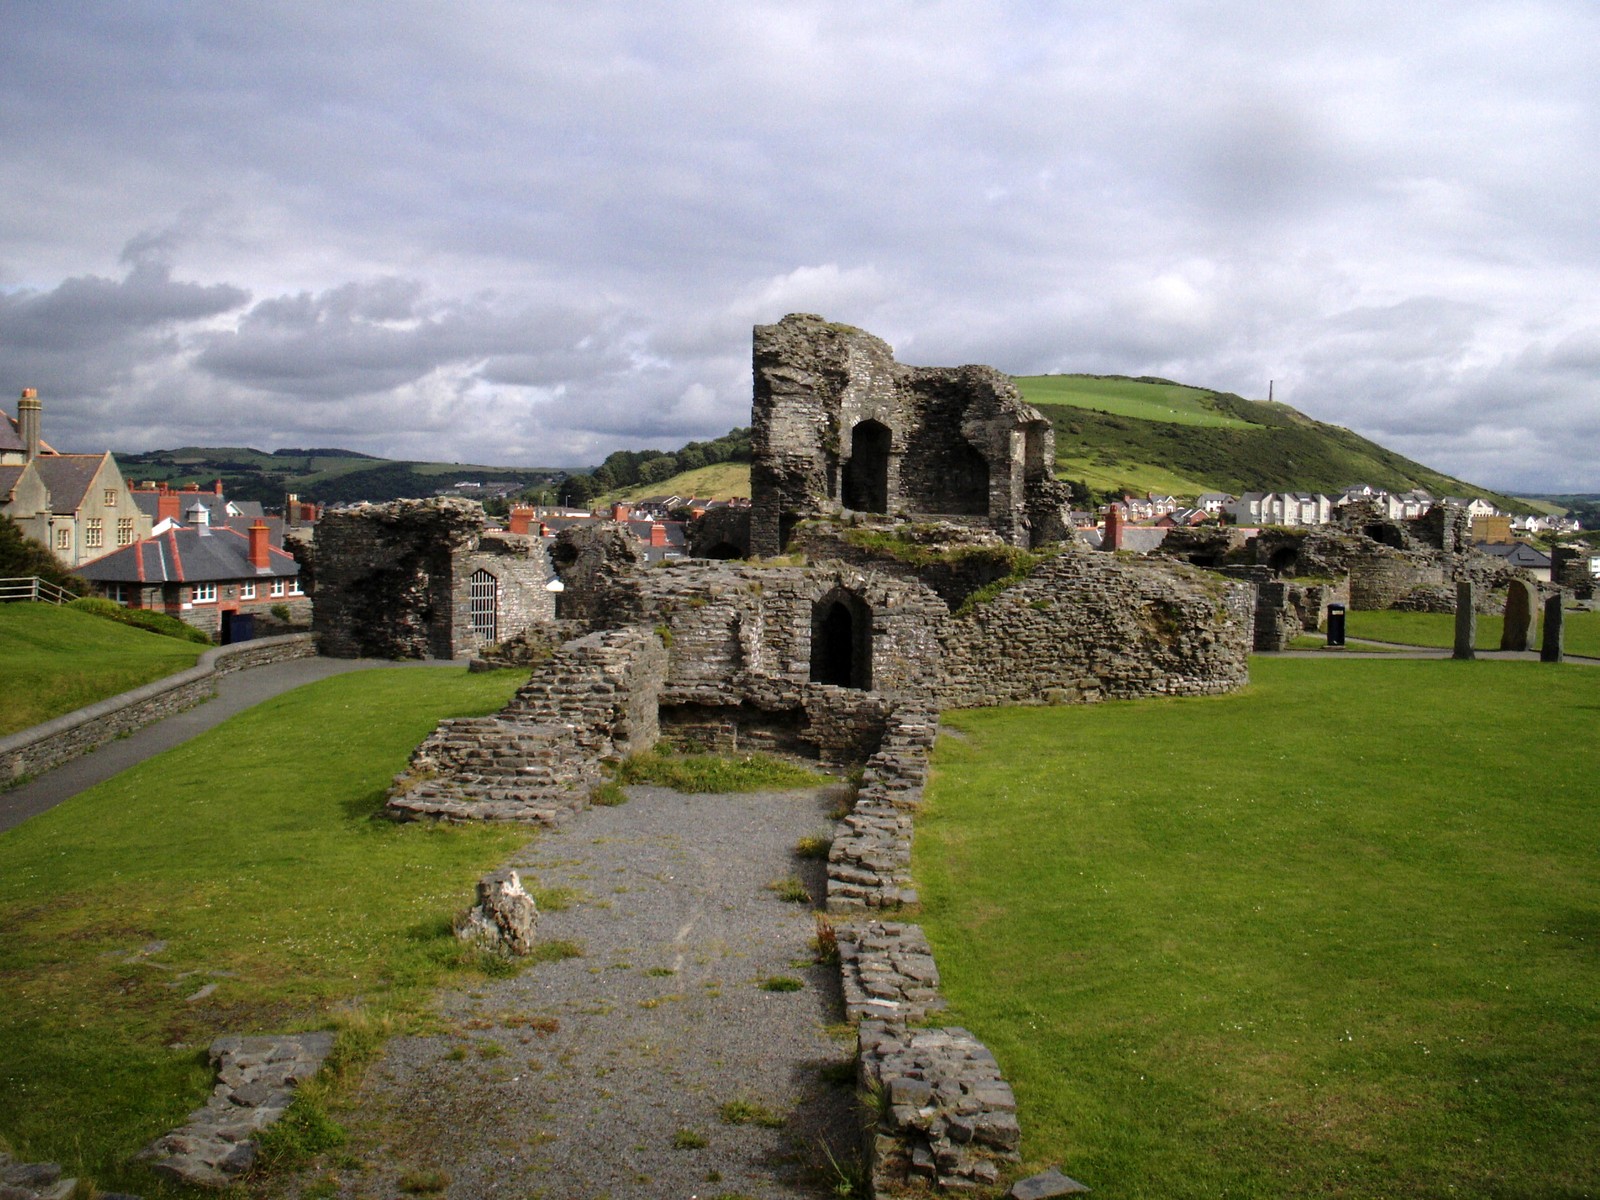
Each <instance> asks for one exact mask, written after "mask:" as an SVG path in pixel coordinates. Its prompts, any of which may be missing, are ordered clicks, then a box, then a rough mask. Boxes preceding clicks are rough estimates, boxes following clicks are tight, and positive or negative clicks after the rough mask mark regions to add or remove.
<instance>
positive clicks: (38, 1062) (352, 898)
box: [0, 643, 532, 1197]
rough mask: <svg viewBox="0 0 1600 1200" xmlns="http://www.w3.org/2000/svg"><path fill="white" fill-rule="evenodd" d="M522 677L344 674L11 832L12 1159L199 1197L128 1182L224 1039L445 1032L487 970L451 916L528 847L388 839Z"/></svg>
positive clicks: (1, 859) (0, 1069)
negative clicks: (417, 1028)
mask: <svg viewBox="0 0 1600 1200" xmlns="http://www.w3.org/2000/svg"><path fill="white" fill-rule="evenodd" d="M174 644H175V645H176V644H177V643H174ZM524 678H525V675H524V674H519V673H518V672H515V671H501V672H494V673H489V674H477V675H473V674H469V673H467V672H466V671H464V670H462V669H460V668H448V667H446V668H412V669H407V670H395V671H365V672H359V673H356V674H351V675H341V676H338V677H336V678H334V679H329V680H326V681H324V682H322V683H317V684H312V685H310V686H307V687H303V688H299V689H297V690H295V691H292V692H289V693H286V694H285V695H282V696H279V697H277V698H276V699H273V700H269V701H267V702H266V703H264V704H261V705H259V706H257V707H256V708H253V709H251V710H249V711H248V712H245V713H242V714H240V715H239V716H237V717H234V718H233V719H232V720H230V721H227V722H225V723H224V724H222V725H220V726H218V727H217V728H216V729H213V730H211V731H210V732H209V733H204V734H201V735H200V736H199V737H197V738H195V739H193V740H192V741H190V742H187V743H185V744H184V745H182V746H179V747H177V748H175V749H173V750H170V751H168V752H167V753H165V754H162V755H159V756H157V757H156V758H153V759H151V760H149V761H148V762H146V763H144V764H142V765H140V766H138V767H135V768H133V769H132V770H129V771H126V772H124V773H123V774H121V775H118V776H117V777H115V778H114V779H111V780H108V781H107V782H106V783H103V784H101V785H99V786H98V787H95V788H92V789H90V790H89V791H87V792H84V793H82V794H81V795H79V796H77V797H75V798H73V799H71V800H68V801H67V802H66V803H64V804H62V805H61V806H59V807H57V808H55V809H52V810H51V811H49V812H46V813H43V814H41V815H39V816H37V817H34V818H32V819H31V820H29V821H27V822H25V823H24V824H22V825H20V826H18V827H17V828H15V829H12V830H9V831H8V832H6V833H3V834H0V996H4V997H5V1001H4V1006H3V1007H4V1020H0V1137H3V1138H4V1139H5V1141H7V1142H8V1143H9V1144H10V1148H11V1150H12V1151H13V1152H14V1153H15V1154H16V1155H17V1156H18V1157H19V1158H21V1159H22V1160H23V1161H31V1162H36V1161H42V1160H49V1161H54V1162H59V1163H63V1164H65V1165H66V1167H67V1171H68V1174H73V1175H78V1176H80V1177H88V1178H91V1179H93V1180H94V1181H95V1182H96V1183H97V1184H98V1185H99V1186H100V1187H102V1188H111V1187H113V1186H115V1187H119V1188H122V1189H124V1190H132V1191H135V1192H137V1193H139V1194H141V1195H144V1196H147V1197H153V1196H168V1195H175V1194H183V1195H190V1194H192V1193H190V1192H187V1191H185V1192H182V1193H178V1192H174V1191H172V1190H170V1189H168V1188H167V1187H166V1186H165V1185H163V1184H161V1183H160V1182H159V1181H158V1180H157V1179H156V1177H154V1176H153V1175H151V1174H149V1173H148V1172H146V1171H144V1170H142V1169H140V1168H137V1167H129V1166H127V1165H126V1164H127V1160H128V1159H129V1158H130V1156H132V1155H133V1154H134V1153H135V1152H136V1151H137V1150H138V1149H139V1148H140V1147H141V1146H143V1145H144V1144H145V1143H147V1142H148V1141H149V1140H150V1139H152V1138H154V1137H155V1136H157V1135H158V1134H160V1133H163V1132H166V1131H167V1130H169V1129H172V1128H175V1127H176V1126H178V1125H180V1124H181V1123H182V1121H183V1118H184V1116H185V1114H187V1113H188V1112H190V1111H191V1110H192V1109H195V1108H197V1107H199V1106H200V1105H201V1104H203V1103H204V1101H205V1098H206V1095H207V1093H208V1092H209V1090H210V1088H211V1084H212V1073H211V1071H210V1069H209V1067H208V1066H207V1065H206V1048H207V1046H209V1045H210V1043H211V1041H212V1040H213V1039H214V1038H216V1037H218V1036H220V1035H222V1034H225V1033H240V1034H254V1033H273V1032H289V1031H293V1030H297V1029H316V1028H327V1027H330V1025H332V1026H335V1027H337V1028H339V1029H340V1030H341V1031H342V1032H341V1040H340V1043H339V1046H340V1047H343V1049H337V1050H336V1054H340V1055H343V1056H345V1058H346V1060H347V1061H348V1060H349V1058H350V1057H351V1056H357V1057H358V1058H359V1054H360V1053H361V1052H362V1047H363V1046H364V1047H365V1048H366V1051H367V1052H369V1053H370V1052H371V1051H372V1050H373V1049H375V1047H376V1045H377V1044H379V1042H381V1037H382V1034H383V1033H385V1032H395V1031H398V1030H401V1029H404V1028H406V1027H407V1026H408V1023H410V1022H414V1021H416V1020H417V1019H418V1018H419V1016H420V1015H421V1014H424V1013H425V1012H427V1010H428V1009H429V1007H430V1005H431V1004H432V997H433V994H434V993H433V989H434V988H435V987H436V986H437V985H438V984H439V983H440V982H441V981H442V980H443V979H444V978H446V976H447V975H449V974H450V973H451V972H455V971H459V970H462V969H464V968H468V967H471V966H472V965H473V964H474V962H475V961H476V960H474V959H472V958H471V956H470V955H469V956H466V957H463V953H464V952H463V951H462V950H461V948H460V947H461V944H460V943H459V942H457V941H456V940H455V938H453V937H452V936H451V934H450V918H451V916H452V915H453V914H454V913H455V912H456V911H458V910H460V909H463V908H465V907H466V906H467V905H468V904H470V903H471V897H472V895H473V884H474V881H475V880H476V879H477V878H478V876H479V875H480V874H481V873H482V872H483V871H485V870H487V869H489V868H490V867H492V866H494V865H495V864H497V863H499V862H500V861H502V860H503V859H504V857H505V855H506V854H507V853H508V852H509V851H510V850H511V848H512V847H514V846H517V845H520V844H521V843H523V842H525V841H526V840H527V837H528V832H527V830H526V829H522V828H507V827H504V826H487V825H465V826H448V825H435V824H431V823H428V824H410V825H397V824H394V823H391V822H388V821H376V820H373V819H372V817H373V815H374V814H375V813H376V812H377V811H378V809H379V808H380V807H381V805H382V804H383V800H384V796H385V792H386V789H387V788H388V785H389V782H390V780H391V778H392V777H393V776H394V774H395V773H396V772H397V771H399V770H400V769H402V768H403V767H404V766H405V763H406V760H407V757H408V756H409V754H410V752H411V750H412V748H413V747H414V746H416V745H417V743H418V742H420V741H421V739H422V738H423V737H424V736H425V735H426V734H427V733H428V732H429V731H430V730H432V728H433V727H434V725H435V724H436V723H437V722H438V721H439V720H440V719H441V718H443V717H448V716H468V715H478V714H483V713H489V712H493V711H495V710H496V709H498V708H499V707H501V706H502V705H503V704H504V703H505V702H506V700H508V699H509V698H510V696H511V694H512V692H513V691H514V690H515V689H516V687H517V686H518V684H519V683H521V682H522V681H523V679H524ZM530 886H532V881H530ZM208 983H209V984H215V985H216V986H215V990H214V991H213V992H212V993H210V994H200V995H198V996H197V995H196V994H197V993H201V989H202V987H203V985H206V984H208Z"/></svg>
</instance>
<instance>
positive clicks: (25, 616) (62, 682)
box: [0, 603, 206, 736]
mask: <svg viewBox="0 0 1600 1200" xmlns="http://www.w3.org/2000/svg"><path fill="white" fill-rule="evenodd" d="M205 650H206V647H205V646H202V645H200V644H198V643H196V642H180V641H178V640H177V639H175V638H169V637H163V636H162V635H161V634H158V633H148V632H146V631H145V630H143V629H134V628H131V627H129V626H127V625H119V624H117V623H116V622H115V621H108V620H106V619H105V618H104V617H97V616H94V615H92V614H90V613H84V612H76V611H74V610H72V609H70V608H58V607H57V606H56V605H53V604H28V603H18V604H0V662H3V663H4V664H5V678H6V686H5V688H4V690H3V692H0V736H4V735H5V734H8V733H15V732H17V731H18V730H19V729H27V728H28V727H29V726H32V725H37V724H39V722H41V721H48V720H50V719H51V718H52V717H59V716H61V715H63V714H65V713H69V712H72V711H73V710H75V709H79V708H82V707H83V706H84V705H86V704H93V703H94V702H95V701H96V700H104V699H105V698H106V697H108V696H115V695H117V694H118V693H119V692H125V691H127V690H129V689H130V688H136V687H138V686H139V685H140V684H144V683H149V682H150V681H151V680H154V679H160V678H161V677H162V676H164V675H171V674H173V673H174V672H177V671H182V670H186V669H187V668H189V667H192V666H194V663H195V659H197V658H199V657H200V655H201V654H202V653H203V652H204V651H205Z"/></svg>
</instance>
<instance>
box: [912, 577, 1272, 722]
mask: <svg viewBox="0 0 1600 1200" xmlns="http://www.w3.org/2000/svg"><path fill="white" fill-rule="evenodd" d="M1253 616H1254V597H1253V590H1252V589H1251V588H1250V587H1249V586H1248V585H1242V584H1238V583H1234V582H1231V581H1227V580H1224V579H1221V578H1219V577H1217V576H1213V575H1206V574H1203V573H1201V572H1199V571H1194V570H1188V569H1186V568H1182V567H1178V566H1172V567H1170V568H1158V567H1154V566H1153V565H1151V564H1145V563H1133V562H1123V561H1120V560H1118V559H1116V558H1113V557H1111V556H1108V555H1103V554H1096V553H1093V552H1090V551H1087V550H1079V549H1068V550H1065V551H1064V552H1062V553H1061V554H1059V555H1056V556H1055V557H1053V558H1050V559H1048V560H1047V561H1045V562H1044V563H1043V564H1041V565H1040V566H1039V567H1037V568H1036V569H1035V570H1034V572H1033V573H1032V574H1031V575H1030V576H1028V577H1027V578H1026V579H1024V580H1022V581H1021V582H1019V583H1016V584H1013V585H1012V586H1010V587H1008V588H1006V589H1005V590H1004V591H1002V592H1001V593H1000V594H999V595H997V596H995V597H994V598H992V599H990V600H987V601H984V602H982V603H980V604H977V605H975V606H974V607H973V608H972V611H971V612H970V613H969V614H968V615H966V616H953V617H951V618H950V619H949V620H948V621H947V622H946V623H945V624H944V626H943V627H942V628H941V630H940V645H941V648H942V650H943V654H942V663H943V670H942V677H941V680H940V683H939V686H938V688H937V689H936V691H935V697H936V699H937V702H938V704H939V706H940V707H945V708H975V707H981V706H987V705H995V704H1043V703H1081V702H1091V701H1096V700H1101V699H1127V698H1132V697H1137V696H1157V695H1167V696H1199V695H1216V694H1220V693H1224V692H1229V691H1232V690H1233V689H1235V688H1238V687H1242V686H1243V685H1244V684H1245V683H1248V682H1249V667H1248V655H1249V651H1250V645H1251V640H1252V625H1253ZM1002 664H1003V665H1002Z"/></svg>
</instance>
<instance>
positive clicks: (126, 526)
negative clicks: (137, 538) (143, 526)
mask: <svg viewBox="0 0 1600 1200" xmlns="http://www.w3.org/2000/svg"><path fill="white" fill-rule="evenodd" d="M117 545H119V546H131V545H133V518H132V517H118V518H117Z"/></svg>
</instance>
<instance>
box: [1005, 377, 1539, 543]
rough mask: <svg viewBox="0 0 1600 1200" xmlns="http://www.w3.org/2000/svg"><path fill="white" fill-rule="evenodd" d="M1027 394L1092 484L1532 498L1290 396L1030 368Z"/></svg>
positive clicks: (1061, 453)
mask: <svg viewBox="0 0 1600 1200" xmlns="http://www.w3.org/2000/svg"><path fill="white" fill-rule="evenodd" d="M1016 383H1017V387H1018V388H1019V389H1020V390H1021V392H1022V395H1023V398H1024V399H1026V400H1027V401H1028V403H1030V404H1033V405H1036V406H1037V407H1038V408H1039V410H1040V411H1041V412H1043V413H1044V414H1045V415H1047V416H1048V417H1049V418H1050V421H1051V423H1052V425H1054V427H1055V431H1056V468H1057V473H1058V474H1059V475H1060V476H1061V477H1062V478H1064V479H1081V480H1083V481H1084V482H1085V483H1087V484H1088V485H1089V486H1090V487H1091V488H1094V489H1096V490H1097V491H1109V490H1124V489H1125V490H1127V491H1131V492H1149V491H1156V492H1170V493H1172V494H1174V495H1179V496H1183V495H1188V496H1193V495H1196V494H1198V493H1200V492H1203V491H1219V492H1233V493H1235V494H1237V493H1240V492H1244V491H1258V492H1262V491H1288V490H1292V491H1309V492H1327V493H1329V494H1337V493H1338V492H1339V491H1341V490H1342V489H1344V488H1346V487H1348V486H1350V485H1351V484H1354V483H1370V484H1372V485H1373V486H1374V487H1382V488H1388V489H1389V490H1391V491H1406V490H1409V489H1411V488H1417V487H1420V488H1426V489H1427V490H1428V491H1430V492H1432V493H1433V494H1434V495H1435V496H1469V497H1470V496H1483V497H1484V498H1485V499H1488V500H1490V501H1492V502H1494V503H1495V504H1498V505H1499V506H1501V507H1502V508H1506V509H1509V510H1511V511H1513V512H1521V511H1532V507H1531V506H1530V505H1528V504H1526V503H1525V502H1522V501H1519V500H1517V499H1515V498H1514V497H1511V496H1505V495H1502V494H1500V493H1498V492H1491V491H1488V490H1486V489H1484V488H1481V487H1478V486H1477V485H1475V484H1471V483H1468V482H1466V481H1464V480H1460V479H1456V478H1454V477H1452V476H1449V475H1445V474H1443V473H1442V472H1439V471H1435V470H1432V469H1430V468H1428V467H1425V466H1423V465H1422V464H1421V463H1417V462H1413V461H1412V460H1411V459H1408V458H1406V457H1404V456H1403V455H1400V454H1396V453H1395V452H1394V451H1392V450H1386V449H1384V448H1383V447H1382V446H1380V445H1378V444H1377V443H1376V442H1372V441H1369V440H1367V439H1366V438H1364V437H1361V436H1360V435H1359V434H1355V433H1352V432H1351V431H1350V430H1348V429H1344V428H1342V427H1340V426H1338V425H1328V424H1324V423H1323V422H1321V421H1314V420H1312V419H1311V418H1310V417H1308V416H1306V415H1305V414H1303V413H1300V412H1297V411H1296V410H1295V409H1293V408H1290V407H1289V406H1288V405H1287V404H1273V403H1268V402H1265V401H1260V400H1245V399H1243V398H1242V397H1240V396H1235V395H1232V394H1231V393H1228V392H1215V391H1209V390H1207V389H1205V388H1195V387H1188V386H1185V385H1183V384H1177V383H1173V382H1172V381H1170V380H1166V379H1151V378H1143V379H1129V378H1125V377H1122V376H1100V375H1025V376H1018V377H1017V379H1016Z"/></svg>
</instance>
